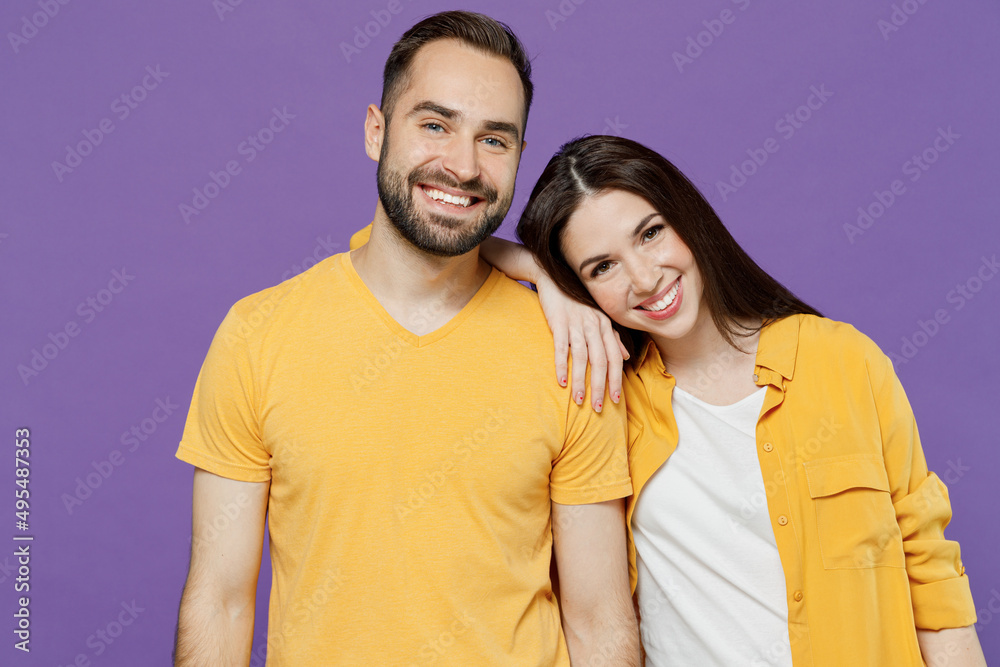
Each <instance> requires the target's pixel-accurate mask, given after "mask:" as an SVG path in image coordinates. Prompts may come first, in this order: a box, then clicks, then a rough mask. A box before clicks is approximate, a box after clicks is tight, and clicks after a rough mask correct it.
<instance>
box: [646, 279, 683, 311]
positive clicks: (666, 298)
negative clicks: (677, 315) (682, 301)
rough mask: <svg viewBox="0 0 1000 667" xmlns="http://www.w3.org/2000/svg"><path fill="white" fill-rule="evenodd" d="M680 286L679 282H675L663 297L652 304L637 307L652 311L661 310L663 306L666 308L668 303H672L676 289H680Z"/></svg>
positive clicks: (675, 296) (675, 295)
mask: <svg viewBox="0 0 1000 667" xmlns="http://www.w3.org/2000/svg"><path fill="white" fill-rule="evenodd" d="M680 286H681V284H680V283H677V284H676V285H674V286H673V289H671V290H670V291H669V292H667V293H666V294H665V295H664V296H663V298H662V299H660V300H659V301H657V302H656V303H653V304H651V305H648V306H639V307H640V308H642V309H643V310H649V311H652V312H654V313H656V312H659V311H661V310H663V309H664V308H666V307H667V306H669V305H670V304H672V303H673V302H674V299H676V298H677V290H678V289H680Z"/></svg>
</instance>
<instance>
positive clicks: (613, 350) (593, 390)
mask: <svg viewBox="0 0 1000 667" xmlns="http://www.w3.org/2000/svg"><path fill="white" fill-rule="evenodd" d="M535 285H536V287H537V288H538V300H539V302H541V304H542V311H543V312H544V313H545V319H546V320H548V323H549V329H551V330H552V338H553V340H554V342H555V359H556V379H557V380H558V381H559V384H561V385H562V386H564V387H565V386H566V383H567V357H568V355H569V354H570V353H572V355H573V377H572V385H571V387H572V389H571V390H572V392H573V400H575V401H576V403H577V405H582V404H583V398H584V396H585V395H586V381H585V380H586V372H587V362H588V361H590V401H591V405H592V406H593V408H594V410H596V411H597V412H600V411H601V409H602V408H603V407H604V389H605V386H607V389H608V391H609V392H610V394H611V400H612V401H614V402H615V403H617V402H618V401H620V400H621V395H622V362H623V360H624V359H628V352H627V351H626V350H625V346H624V345H622V341H621V338H619V336H618V332H617V331H615V330H614V328H613V327H612V326H611V320H610V319H609V318H608V316H607V315H605V314H604V313H603V312H601V311H600V310H598V309H596V308H591V307H590V306H585V305H583V304H582V303H580V302H579V301H577V300H576V299H573V298H570V297H568V296H566V294H565V293H564V292H563V291H562V290H560V289H559V287H558V286H557V285H556V284H555V283H554V282H552V279H551V278H549V277H548V276H547V275H545V274H544V272H543V273H541V275H539V276H538V281H537V282H536V283H535ZM605 380H606V381H607V384H606V385H605Z"/></svg>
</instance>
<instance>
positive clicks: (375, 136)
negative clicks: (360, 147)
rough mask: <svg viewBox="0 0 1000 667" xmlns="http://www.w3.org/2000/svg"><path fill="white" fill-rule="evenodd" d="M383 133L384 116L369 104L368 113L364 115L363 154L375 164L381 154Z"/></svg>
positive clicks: (384, 130)
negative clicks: (366, 154)
mask: <svg viewBox="0 0 1000 667" xmlns="http://www.w3.org/2000/svg"><path fill="white" fill-rule="evenodd" d="M385 132H386V127H385V116H383V115H382V111H381V110H380V109H379V108H378V107H377V106H375V105H374V104H369V105H368V113H367V114H366V115H365V153H368V157H370V158H371V159H373V160H375V161H376V162H378V158H379V156H380V155H381V154H382V142H383V141H385Z"/></svg>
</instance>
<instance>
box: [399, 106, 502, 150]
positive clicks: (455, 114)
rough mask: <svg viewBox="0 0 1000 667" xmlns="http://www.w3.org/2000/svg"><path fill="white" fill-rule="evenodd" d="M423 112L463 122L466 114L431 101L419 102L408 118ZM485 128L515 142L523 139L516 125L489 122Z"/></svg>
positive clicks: (500, 121)
mask: <svg viewBox="0 0 1000 667" xmlns="http://www.w3.org/2000/svg"><path fill="white" fill-rule="evenodd" d="M423 111H430V112H431V113H434V114H437V115H438V116H441V117H442V118H447V119H448V120H455V121H461V120H462V118H463V117H464V114H463V113H462V112H461V111H458V110H457V109H449V108H448V107H446V106H442V105H440V104H438V103H436V102H431V101H430V100H424V101H422V102H417V104H415V105H414V106H413V108H412V109H410V113H408V114H406V116H407V118H412V117H413V116H416V115H418V114H420V113H421V112H423ZM483 128H484V129H486V130H487V131H489V132H498V133H500V134H506V135H507V136H508V138H510V139H512V140H513V141H515V142H516V141H517V140H518V139H520V138H521V132H520V130H519V129H518V128H517V125H515V124H514V123H508V122H507V121H503V120H488V121H485V122H484V123H483Z"/></svg>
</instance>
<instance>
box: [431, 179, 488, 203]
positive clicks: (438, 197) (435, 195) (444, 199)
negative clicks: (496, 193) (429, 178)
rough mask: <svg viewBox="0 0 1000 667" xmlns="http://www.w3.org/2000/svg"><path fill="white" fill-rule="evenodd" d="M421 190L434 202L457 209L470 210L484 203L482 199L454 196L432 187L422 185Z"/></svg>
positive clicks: (470, 196)
mask: <svg viewBox="0 0 1000 667" xmlns="http://www.w3.org/2000/svg"><path fill="white" fill-rule="evenodd" d="M420 189H421V190H423V191H424V194H425V195H427V196H428V197H429V198H430V199H433V200H434V201H436V202H439V203H441V204H447V205H449V206H453V207H455V208H469V207H471V206H475V205H476V204H478V203H479V202H481V201H483V200H482V199H481V198H479V197H476V196H473V195H460V194H452V193H449V192H444V191H443V190H439V189H437V188H434V187H431V186H430V185H424V184H421V185H420Z"/></svg>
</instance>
